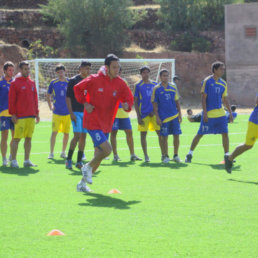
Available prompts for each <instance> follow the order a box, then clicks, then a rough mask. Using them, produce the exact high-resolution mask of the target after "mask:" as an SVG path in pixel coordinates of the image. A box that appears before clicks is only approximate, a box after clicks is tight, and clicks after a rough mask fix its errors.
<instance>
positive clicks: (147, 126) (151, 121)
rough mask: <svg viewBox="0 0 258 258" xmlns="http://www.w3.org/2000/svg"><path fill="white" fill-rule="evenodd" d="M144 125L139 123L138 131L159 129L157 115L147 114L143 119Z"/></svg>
mask: <svg viewBox="0 0 258 258" xmlns="http://www.w3.org/2000/svg"><path fill="white" fill-rule="evenodd" d="M142 121H143V122H144V125H139V124H138V131H140V132H147V131H148V130H150V131H159V130H160V126H159V125H158V124H157V121H156V116H146V117H144V118H143V119H142Z"/></svg>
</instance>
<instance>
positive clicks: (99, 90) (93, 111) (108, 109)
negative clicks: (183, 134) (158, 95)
mask: <svg viewBox="0 0 258 258" xmlns="http://www.w3.org/2000/svg"><path fill="white" fill-rule="evenodd" d="M119 69H120V64H119V58H118V57H117V56H115V55H113V54H109V55H108V56H107V57H106V59H105V70H104V72H103V71H99V73H98V74H94V75H91V76H89V77H88V78H86V79H84V80H83V81H81V82H80V83H78V84H77V85H76V86H75V87H74V93H75V97H76V99H77V100H78V102H80V103H81V104H84V106H85V109H86V111H87V112H85V114H84V121H83V122H84V127H86V128H87V130H88V133H89V134H90V136H91V138H92V140H93V143H94V147H95V156H94V158H93V159H92V160H91V161H90V162H89V163H88V164H85V165H84V166H83V167H82V174H83V178H82V179H81V181H80V182H79V183H78V184H77V191H80V192H88V191H90V189H89V188H88V186H86V182H87V183H89V184H91V183H92V172H94V171H96V169H97V168H98V166H99V165H100V163H101V161H102V160H103V159H104V158H105V157H107V156H109V155H110V153H111V151H112V148H111V145H110V143H109V142H108V134H109V133H110V132H111V130H112V125H113V122H114V119H115V116H116V112H117V109H118V106H119V103H120V102H121V103H122V107H123V109H124V110H125V111H128V112H129V111H131V108H132V105H133V95H132V93H131V91H130V89H129V87H128V86H127V84H126V83H125V81H124V80H123V79H122V78H120V77H119V76H118V74H119ZM85 90H86V91H87V95H86V96H85V94H84V92H85Z"/></svg>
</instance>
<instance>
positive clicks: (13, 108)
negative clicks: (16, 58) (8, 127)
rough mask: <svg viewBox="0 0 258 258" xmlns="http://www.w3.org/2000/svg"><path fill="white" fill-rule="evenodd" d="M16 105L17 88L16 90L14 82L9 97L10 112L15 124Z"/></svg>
mask: <svg viewBox="0 0 258 258" xmlns="http://www.w3.org/2000/svg"><path fill="white" fill-rule="evenodd" d="M15 103H16V88H15V83H14V82H12V83H11V86H10V90H9V95H8V111H9V113H10V114H11V115H12V121H13V123H14V124H16V123H17V116H16V105H15Z"/></svg>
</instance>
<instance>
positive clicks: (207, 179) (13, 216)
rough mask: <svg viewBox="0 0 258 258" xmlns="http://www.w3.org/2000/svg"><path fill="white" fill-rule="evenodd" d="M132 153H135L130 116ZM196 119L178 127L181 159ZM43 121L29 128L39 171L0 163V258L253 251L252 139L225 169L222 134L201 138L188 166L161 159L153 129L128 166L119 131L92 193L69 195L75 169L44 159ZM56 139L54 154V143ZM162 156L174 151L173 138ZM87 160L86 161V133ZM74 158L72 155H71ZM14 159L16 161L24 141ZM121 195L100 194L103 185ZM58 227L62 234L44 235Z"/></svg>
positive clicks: (240, 122)
mask: <svg viewBox="0 0 258 258" xmlns="http://www.w3.org/2000/svg"><path fill="white" fill-rule="evenodd" d="M247 120H248V116H246V115H241V116H239V117H238V118H237V120H236V122H235V123H234V124H230V125H229V132H230V150H231V151H232V150H233V149H234V148H235V146H237V144H239V143H241V142H243V141H244V139H245V132H246V128H247ZM132 123H133V128H134V141H135V149H136V151H135V152H136V154H137V155H139V156H142V150H141V148H140V139H139V133H138V132H137V129H136V128H137V122H136V120H132ZM198 126H199V125H198V123H189V122H188V121H187V120H186V119H184V120H183V123H182V131H183V134H182V136H181V138H180V144H181V146H180V150H179V156H180V157H181V159H182V160H184V158H185V155H186V154H187V152H188V151H189V146H190V143H191V141H192V138H193V136H194V134H195V133H196V132H197V129H198ZM50 133H51V124H50V122H41V123H40V124H38V125H37V126H36V129H35V134H34V137H33V143H32V154H31V160H32V161H33V162H34V163H36V164H38V168H20V169H11V168H3V167H1V168H0V189H1V190H0V257H154V256H156V257H257V255H258V248H257V247H258V215H257V214H258V198H257V197H258V194H257V193H258V155H257V153H258V144H257V143H256V146H254V148H253V149H252V150H250V151H248V152H246V153H245V154H243V155H242V156H240V157H239V158H237V162H236V163H235V165H234V170H233V173H232V175H228V174H227V173H226V172H225V170H224V165H221V164H219V163H220V161H222V160H223V148H222V146H221V136H219V135H217V136H214V135H212V136H206V137H204V138H203V139H202V140H201V141H200V144H199V146H198V147H197V149H196V151H195V152H194V155H193V160H192V161H193V162H192V164H185V163H180V164H175V163H174V162H172V161H171V162H170V164H167V165H164V164H161V162H160V156H161V155H160V150H159V148H158V140H157V137H156V135H155V133H149V134H148V147H149V156H150V158H151V163H149V164H145V163H143V162H141V161H140V162H130V161H129V152H128V149H127V146H126V141H125V137H124V132H119V134H118V149H119V155H120V158H121V159H122V161H121V162H119V163H116V164H114V163H112V157H111V159H110V160H105V161H103V164H102V165H101V166H100V168H99V170H98V172H97V173H96V175H95V176H94V178H93V185H92V186H91V189H92V190H93V193H90V194H85V193H78V192H76V184H77V182H78V181H79V180H80V178H81V172H80V171H79V170H78V169H76V168H75V167H74V169H73V170H71V171H70V170H66V169H65V165H64V160H62V159H61V158H59V154H56V156H55V157H56V159H55V160H53V161H50V160H48V159H47V156H48V152H49V138H50ZM61 139H62V137H61V135H58V138H57V145H56V151H59V150H60V148H61ZM169 146H170V148H169V152H170V156H173V148H172V138H171V137H170V138H169ZM85 153H86V156H87V157H88V158H90V157H92V154H93V153H92V143H91V139H90V138H87V146H86V152H85ZM76 156H77V155H74V161H75V160H76ZM18 162H19V164H20V166H21V167H22V163H23V145H22V144H20V146H19V155H18ZM114 188H115V189H118V190H119V191H121V194H108V191H110V190H111V189H114ZM52 229H59V230H61V231H62V232H64V233H65V236H57V237H53V236H47V233H48V232H49V231H51V230H52Z"/></svg>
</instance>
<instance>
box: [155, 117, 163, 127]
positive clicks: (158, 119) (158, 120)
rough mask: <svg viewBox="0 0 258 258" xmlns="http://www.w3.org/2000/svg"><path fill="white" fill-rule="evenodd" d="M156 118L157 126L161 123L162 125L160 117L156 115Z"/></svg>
mask: <svg viewBox="0 0 258 258" xmlns="http://www.w3.org/2000/svg"><path fill="white" fill-rule="evenodd" d="M156 120H157V124H158V125H159V126H161V125H162V122H161V120H160V118H159V117H157V118H156Z"/></svg>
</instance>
